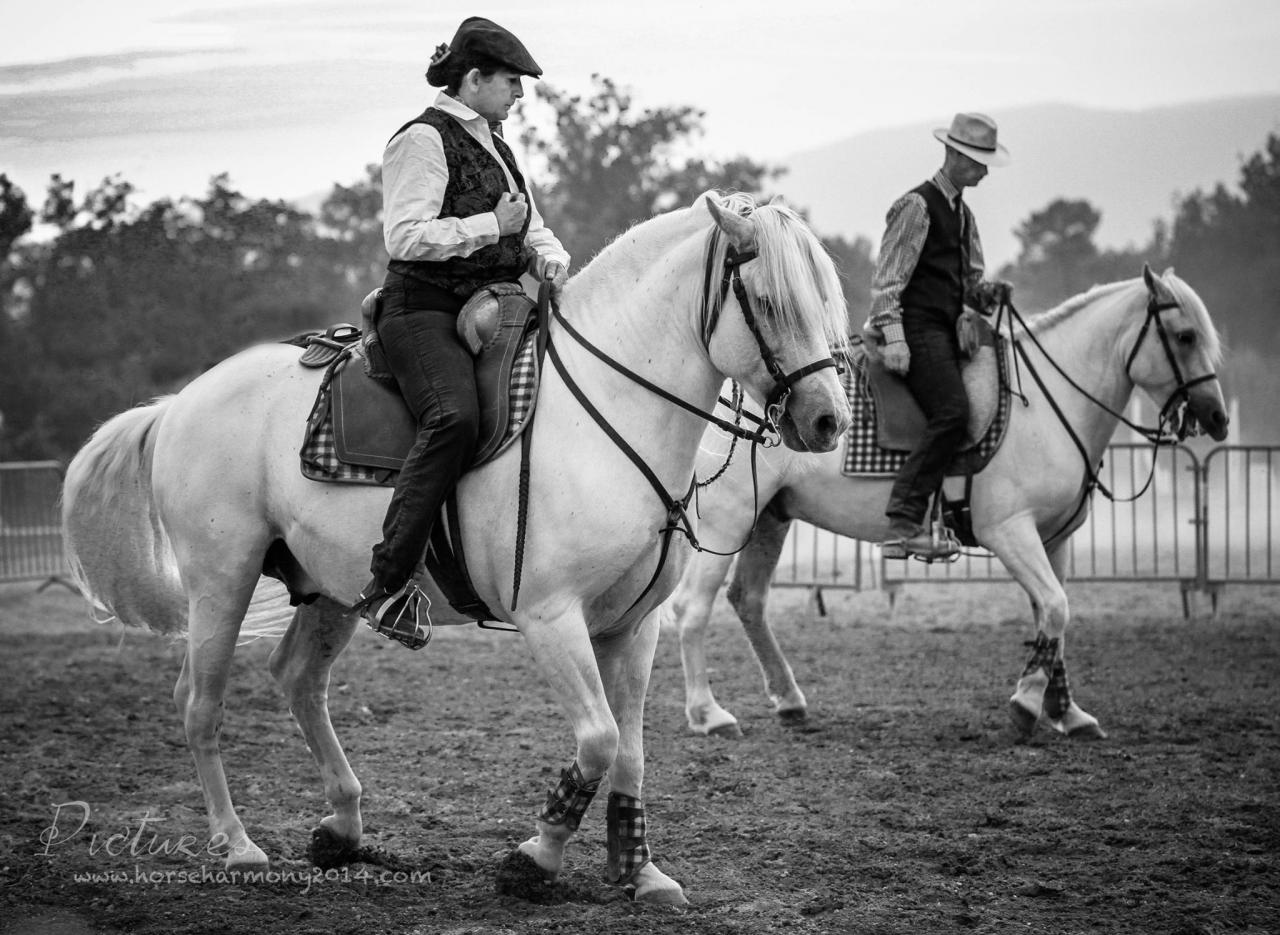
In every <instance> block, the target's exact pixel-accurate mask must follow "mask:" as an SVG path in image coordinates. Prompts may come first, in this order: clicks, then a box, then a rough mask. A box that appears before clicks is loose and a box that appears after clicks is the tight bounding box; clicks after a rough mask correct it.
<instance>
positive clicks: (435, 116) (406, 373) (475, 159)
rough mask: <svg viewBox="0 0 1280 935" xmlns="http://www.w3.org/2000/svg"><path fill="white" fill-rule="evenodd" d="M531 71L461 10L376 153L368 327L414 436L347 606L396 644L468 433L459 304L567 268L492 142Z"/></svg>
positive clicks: (474, 430) (493, 26)
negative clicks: (420, 93)
mask: <svg viewBox="0 0 1280 935" xmlns="http://www.w3.org/2000/svg"><path fill="white" fill-rule="evenodd" d="M541 74H542V69H541V68H540V67H539V65H538V63H537V62H535V61H534V59H533V56H531V55H530V54H529V51H528V50H527V49H526V48H525V47H524V44H523V43H522V42H521V41H520V40H519V39H518V38H516V36H515V35H514V34H512V33H511V32H509V31H508V30H506V29H504V28H503V27H501V26H499V25H498V24H497V23H494V22H492V21H491V20H487V19H485V18H483V17H480V16H472V17H469V18H467V19H465V20H463V22H462V24H461V25H460V26H459V27H458V31H457V32H456V33H455V35H454V37H453V40H452V41H451V42H450V43H449V44H448V45H441V46H439V47H438V48H437V49H436V51H435V54H434V55H433V56H432V57H431V63H430V66H429V67H428V69H427V81H428V83H429V84H431V85H432V86H433V87H439V88H443V89H444V90H443V91H441V92H440V94H439V95H438V96H437V97H436V99H435V101H434V102H433V103H432V104H431V106H429V107H428V108H427V109H426V110H425V111H424V112H423V113H422V114H420V115H419V116H417V117H415V118H414V119H413V120H410V121H409V122H408V123H406V124H405V125H404V126H402V127H401V128H400V129H399V130H397V131H396V132H395V134H394V135H393V136H392V137H391V140H390V142H388V143H387V146H386V150H385V152H384V153H383V158H382V191H383V233H384V237H385V240H386V245H387V252H388V253H389V254H390V257H391V259H390V262H389V263H388V264H387V274H386V278H385V281H384V283H383V287H382V303H383V304H382V311H381V313H380V315H379V317H378V322H377V332H378V338H379V340H380V342H381V344H382V348H383V351H384V354H385V356H386V359H387V365H388V367H389V369H390V370H391V372H392V374H393V375H394V376H395V378H396V381H397V382H398V383H399V385H400V391H401V393H402V394H403V395H404V398H405V401H406V402H407V403H408V405H409V408H410V410H411V411H412V412H413V414H414V417H415V418H416V419H417V423H418V437H417V440H416V442H415V443H414V445H413V447H412V449H411V450H410V452H409V455H408V457H407V458H406V459H405V463H404V467H403V468H402V469H401V471H400V476H399V477H398V478H397V481H396V487H395V492H394V493H393V495H392V497H391V505H390V507H389V508H388V510H387V515H386V519H385V521H384V523H383V538H382V541H381V542H380V543H378V544H377V545H375V546H374V548H373V560H372V564H371V571H372V572H373V580H371V581H370V582H369V584H368V585H367V586H366V587H365V589H364V590H363V591H362V592H361V594H360V600H359V602H358V603H357V605H356V607H357V609H358V610H359V611H360V612H361V613H362V614H363V615H364V616H365V618H366V620H368V622H369V624H370V626H372V627H373V628H374V629H375V630H377V631H378V632H380V633H382V634H383V635H386V636H389V637H391V638H394V639H398V640H400V641H401V642H404V643H405V644H406V645H411V646H417V645H421V644H422V642H423V636H424V635H425V633H426V632H427V626H428V625H427V617H426V611H427V603H428V602H427V600H426V596H425V595H424V594H423V593H422V592H421V591H420V590H419V589H418V586H417V584H416V582H415V581H414V577H413V576H414V572H415V570H416V569H417V566H418V564H419V562H420V561H421V560H422V556H423V552H424V550H425V548H426V545H427V541H428V538H429V537H430V534H431V528H432V526H433V524H434V522H435V519H436V516H437V514H438V513H439V512H440V507H441V504H442V503H443V501H444V499H445V497H447V496H448V494H449V492H450V491H451V490H452V489H453V487H454V485H455V484H456V483H457V480H458V478H459V477H460V476H461V475H462V472H463V471H464V470H466V468H467V467H468V466H469V465H470V463H471V460H472V458H473V457H474V454H475V447H476V441H477V435H478V431H479V406H478V403H477V400H476V387H475V377H474V362H473V360H472V357H471V353H470V352H469V351H468V350H467V348H466V346H465V345H464V344H463V343H462V341H461V340H460V339H459V337H458V335H457V332H456V325H457V315H458V312H459V311H460V310H461V309H462V306H463V305H464V304H465V303H466V301H467V299H468V298H470V297H471V296H472V295H473V294H474V293H475V292H476V291H477V290H479V289H480V288H481V287H483V286H486V285H489V284H491V283H498V282H507V283H514V282H517V281H518V280H519V279H520V276H521V274H522V273H525V272H528V273H531V274H532V275H533V276H534V277H535V278H537V279H540V280H542V279H546V280H550V281H551V282H552V288H553V291H558V290H559V289H560V288H561V286H562V285H563V284H564V281H565V279H566V275H567V274H566V271H567V269H568V266H569V255H568V254H567V253H566V252H565V250H564V247H562V246H561V244H560V241H559V240H557V239H556V236H555V235H554V234H553V233H552V232H551V230H550V229H548V228H547V226H546V225H545V224H544V223H543V221H542V217H541V215H540V214H539V213H538V209H537V207H536V206H535V205H534V203H533V196H532V194H531V193H530V191H529V186H528V183H527V181H526V179H525V177H524V174H523V173H522V172H521V170H520V167H519V165H518V164H517V163H516V159H515V156H514V154H513V153H512V151H511V149H510V148H509V147H508V146H507V144H506V143H505V142H504V141H503V139H502V121H503V120H505V119H506V118H507V116H508V114H509V113H510V111H511V107H512V105H514V104H515V102H516V101H517V100H519V99H520V98H521V97H523V96H524V88H523V85H522V82H521V78H522V76H525V75H528V76H530V77H533V78H537V77H539V76H541Z"/></svg>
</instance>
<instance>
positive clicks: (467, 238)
mask: <svg viewBox="0 0 1280 935" xmlns="http://www.w3.org/2000/svg"><path fill="white" fill-rule="evenodd" d="M432 106H433V107H435V108H436V109H438V110H441V111H444V112H445V113H446V114H448V115H449V116H450V117H452V118H453V119H455V120H457V121H458V123H460V124H462V126H463V128H464V129H465V130H466V131H467V132H468V133H469V134H471V136H472V137H473V138H474V139H475V140H476V141H477V142H478V143H479V144H480V145H481V146H483V147H484V148H485V150H486V151H488V152H489V154H490V155H492V156H493V159H494V161H495V162H497V163H498V165H499V166H501V167H502V173H503V175H505V176H506V178H507V188H508V190H509V191H511V192H512V193H516V192H519V190H520V189H519V186H518V185H517V184H516V180H515V178H514V177H513V176H512V175H511V171H510V170H509V169H508V168H507V164H506V163H505V162H504V161H503V160H502V157H501V156H499V155H498V151H497V149H496V148H495V147H494V145H493V134H492V132H491V131H490V130H489V122H488V121H487V120H485V119H484V118H483V117H481V116H480V115H479V114H477V113H476V112H475V111H474V110H472V109H471V108H470V107H468V106H467V105H466V104H463V103H462V102H461V101H459V100H456V99H455V98H452V97H450V96H449V95H448V94H445V93H444V92H443V91H442V92H440V95H439V96H438V97H437V98H436V100H435V102H434V103H433V104H432ZM448 184H449V166H448V163H447V162H446V160H445V155H444V144H443V143H442V142H441V140H440V133H439V131H437V130H436V128H435V127H432V126H430V125H429V124H425V123H415V124H414V125H413V126H411V127H409V129H407V130H405V132H403V133H400V134H397V135H396V137H395V138H394V139H392V140H391V142H389V143H388V144H387V148H386V150H385V151H384V152H383V154H382V231H383V238H384V240H385V241H386V245H387V253H389V254H390V255H391V258H392V259H393V260H431V261H438V260H446V259H448V258H449V257H454V256H470V255H471V254H472V253H474V252H475V251H476V250H478V249H479V248H480V247H484V246H487V245H489V244H493V243H497V242H498V218H497V216H496V215H495V214H494V213H493V212H492V211H486V212H484V213H483V214H476V215H472V216H471V217H466V218H442V217H440V207H441V205H442V203H443V201H444V191H445V187H446V186H447V185H448ZM526 188H528V189H529V191H528V196H529V231H528V233H527V234H526V235H525V244H526V245H527V246H529V247H530V248H532V249H533V250H534V252H535V253H537V254H538V255H539V256H542V257H546V258H547V259H548V260H554V261H556V262H558V263H560V264H561V265H562V266H564V267H565V269H568V267H569V254H568V253H566V252H565V249H564V247H563V246H562V245H561V244H560V241H559V240H557V239H556V235H555V234H553V233H552V232H551V230H550V229H549V228H548V227H547V226H546V224H544V223H543V220H542V215H541V214H539V213H538V208H537V206H536V205H535V204H534V202H533V191H532V187H531V186H529V185H528V182H527V180H526Z"/></svg>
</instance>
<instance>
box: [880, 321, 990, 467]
mask: <svg viewBox="0 0 1280 935" xmlns="http://www.w3.org/2000/svg"><path fill="white" fill-rule="evenodd" d="M975 324H976V325H977V331H978V340H979V347H978V351H977V353H975V354H974V356H973V357H971V358H970V359H969V360H967V361H965V362H964V363H963V364H962V365H961V368H960V375H961V378H962V379H963V380H964V387H965V392H966V394H967V395H968V397H969V428H968V431H967V433H966V435H965V441H964V444H963V445H962V446H961V449H960V450H961V451H965V450H968V449H969V448H972V447H973V446H974V445H976V444H977V443H978V441H979V440H980V439H981V438H982V437H983V436H984V435H985V434H986V432H987V429H988V428H990V427H991V422H992V420H993V419H994V418H995V414H996V409H997V408H998V404H999V397H1000V375H999V368H998V366H997V361H996V339H995V331H994V329H992V327H991V324H990V322H988V321H987V320H986V319H985V318H979V319H977V321H976V323H975ZM863 367H864V369H865V373H866V381H867V386H868V389H869V392H870V394H871V398H872V400H873V402H874V403H875V412H876V441H877V443H878V444H879V445H880V447H881V448H885V449H888V450H889V451H911V450H912V449H913V448H915V446H916V444H917V443H918V442H919V441H920V438H921V436H922V435H923V434H924V430H925V426H926V424H927V419H926V418H925V415H924V412H923V411H922V410H921V409H920V404H919V403H917V402H916V399H915V397H914V396H912V395H911V390H910V389H909V388H908V387H907V381H906V380H904V379H903V378H902V377H900V376H898V375H897V374H895V373H890V372H889V371H888V370H887V369H885V366H884V363H883V361H882V360H881V359H880V357H879V355H877V354H872V353H866V352H864V355H863Z"/></svg>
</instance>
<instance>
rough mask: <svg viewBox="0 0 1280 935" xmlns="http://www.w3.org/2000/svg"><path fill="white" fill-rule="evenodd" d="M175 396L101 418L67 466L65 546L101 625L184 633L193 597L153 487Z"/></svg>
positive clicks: (73, 572)
mask: <svg viewBox="0 0 1280 935" xmlns="http://www.w3.org/2000/svg"><path fill="white" fill-rule="evenodd" d="M168 404H169V397H163V398H161V399H158V400H156V401H155V402H153V403H151V404H149V405H146V406H139V407H137V408H135V409H130V410H127V411H125V412H122V413H120V414H119V415H117V416H115V417H114V418H112V419H109V420H108V421H107V422H105V423H103V425H102V426H100V427H99V428H98V430H97V431H96V432H94V433H93V437H92V438H90V439H89V441H88V442H87V443H85V446H84V447H83V448H81V449H80V451H79V453H78V454H76V456H75V458H73V459H72V461H71V464H70V465H69V466H68V467H67V475H66V479H65V481H64V482H63V488H62V533H63V548H64V550H65V552H66V559H67V566H68V568H69V569H70V572H71V576H72V579H73V580H74V581H75V583H76V584H77V585H78V586H79V588H80V591H81V593H82V594H84V596H85V597H86V598H87V599H88V600H89V602H90V603H91V604H92V605H93V606H94V608H95V610H96V611H97V616H98V617H99V618H100V621H101V622H104V623H105V622H107V621H108V620H112V619H115V620H119V621H120V622H121V623H123V624H125V625H126V626H133V627H143V628H145V629H149V630H154V631H156V632H159V633H169V634H179V633H182V632H183V631H185V629H186V625H187V599H186V595H185V594H184V593H183V589H182V584H181V582H180V580H179V578H178V569H177V562H176V561H175V558H174V554H173V548H172V546H171V544H170V542H169V537H168V535H167V534H166V533H165V530H164V524H163V523H162V522H161V519H160V515H159V512H158V510H157V509H156V502H155V497H154V494H153V490H152V486H151V465H152V460H153V458H154V455H155V447H156V436H157V435H158V433H159V424H160V420H161V418H162V416H163V415H164V413H165V410H166V409H167V407H168Z"/></svg>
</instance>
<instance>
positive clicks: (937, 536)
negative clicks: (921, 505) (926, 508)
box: [880, 521, 960, 563]
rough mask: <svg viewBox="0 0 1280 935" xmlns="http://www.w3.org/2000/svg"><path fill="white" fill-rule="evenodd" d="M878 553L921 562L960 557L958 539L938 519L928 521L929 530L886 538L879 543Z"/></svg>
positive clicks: (889, 557) (949, 559) (891, 557)
mask: <svg viewBox="0 0 1280 935" xmlns="http://www.w3.org/2000/svg"><path fill="white" fill-rule="evenodd" d="M880 554H881V556H883V557H884V558H888V559H904V558H914V559H916V560H917V561H921V562H930V563H932V562H937V561H946V562H954V561H955V560H956V559H958V558H959V557H960V540H959V539H957V538H956V536H955V533H953V532H952V531H951V529H950V528H949V527H947V526H946V525H944V524H943V523H941V522H939V521H934V522H932V523H930V530H929V531H928V532H925V531H924V530H921V531H920V532H919V533H917V534H916V535H914V536H909V537H906V538H901V539H886V540H885V541H884V542H883V543H881V545H880Z"/></svg>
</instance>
